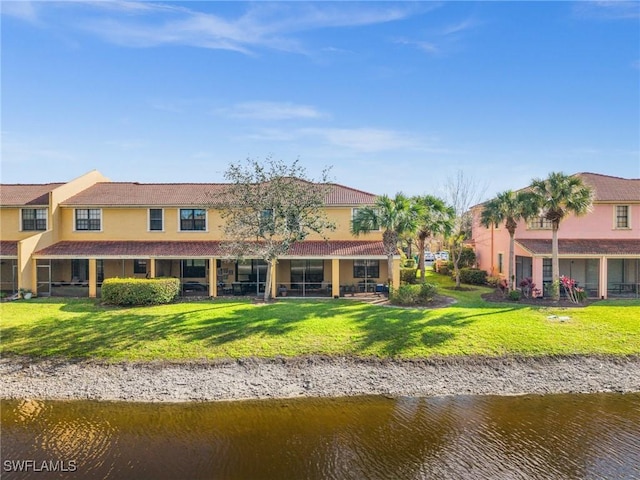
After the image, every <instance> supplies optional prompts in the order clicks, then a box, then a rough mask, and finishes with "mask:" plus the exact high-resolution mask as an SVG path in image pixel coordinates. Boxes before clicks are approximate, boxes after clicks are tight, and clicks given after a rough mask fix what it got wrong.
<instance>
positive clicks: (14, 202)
mask: <svg viewBox="0 0 640 480" xmlns="http://www.w3.org/2000/svg"><path fill="white" fill-rule="evenodd" d="M60 185H64V184H62V183H44V184H34V185H21V184H3V185H0V205H2V206H22V205H49V192H50V191H51V190H53V189H54V188H57V187H59V186H60Z"/></svg>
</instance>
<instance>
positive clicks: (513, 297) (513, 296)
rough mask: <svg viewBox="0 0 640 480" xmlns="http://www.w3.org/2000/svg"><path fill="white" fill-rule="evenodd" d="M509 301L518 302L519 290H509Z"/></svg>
mask: <svg viewBox="0 0 640 480" xmlns="http://www.w3.org/2000/svg"><path fill="white" fill-rule="evenodd" d="M508 298H509V300H513V301H514V302H518V301H520V290H511V291H510V292H509V295H508Z"/></svg>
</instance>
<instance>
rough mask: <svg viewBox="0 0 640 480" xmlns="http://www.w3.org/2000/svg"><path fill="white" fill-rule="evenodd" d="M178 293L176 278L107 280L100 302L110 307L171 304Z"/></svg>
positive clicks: (178, 284) (178, 285)
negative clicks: (110, 305)
mask: <svg viewBox="0 0 640 480" xmlns="http://www.w3.org/2000/svg"><path fill="white" fill-rule="evenodd" d="M179 292H180V280H179V279H177V278H148V279H147V278H107V279H106V280H105V281H104V282H103V283H102V301H103V302H104V303H109V304H112V305H121V306H129V305H159V304H162V303H170V302H173V301H174V300H175V299H176V298H177V297H178V294H179Z"/></svg>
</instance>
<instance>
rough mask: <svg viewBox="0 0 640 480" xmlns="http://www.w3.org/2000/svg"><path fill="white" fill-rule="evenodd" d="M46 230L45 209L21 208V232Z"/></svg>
mask: <svg viewBox="0 0 640 480" xmlns="http://www.w3.org/2000/svg"><path fill="white" fill-rule="evenodd" d="M46 229H47V209H46V208H23V209H22V230H46Z"/></svg>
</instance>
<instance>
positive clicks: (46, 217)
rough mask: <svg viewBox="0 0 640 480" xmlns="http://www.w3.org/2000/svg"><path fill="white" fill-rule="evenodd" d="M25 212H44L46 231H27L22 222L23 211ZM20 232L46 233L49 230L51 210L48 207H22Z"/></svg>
mask: <svg viewBox="0 0 640 480" xmlns="http://www.w3.org/2000/svg"><path fill="white" fill-rule="evenodd" d="M23 210H44V212H45V213H44V219H45V226H44V230H39V229H37V228H36V229H33V230H25V229H24V225H23V222H22V211H23ZM19 220H20V231H21V232H46V231H47V230H49V208H48V207H22V208H20V219H19ZM35 220H36V223H37V221H38V214H37V213H36V219H35Z"/></svg>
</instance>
